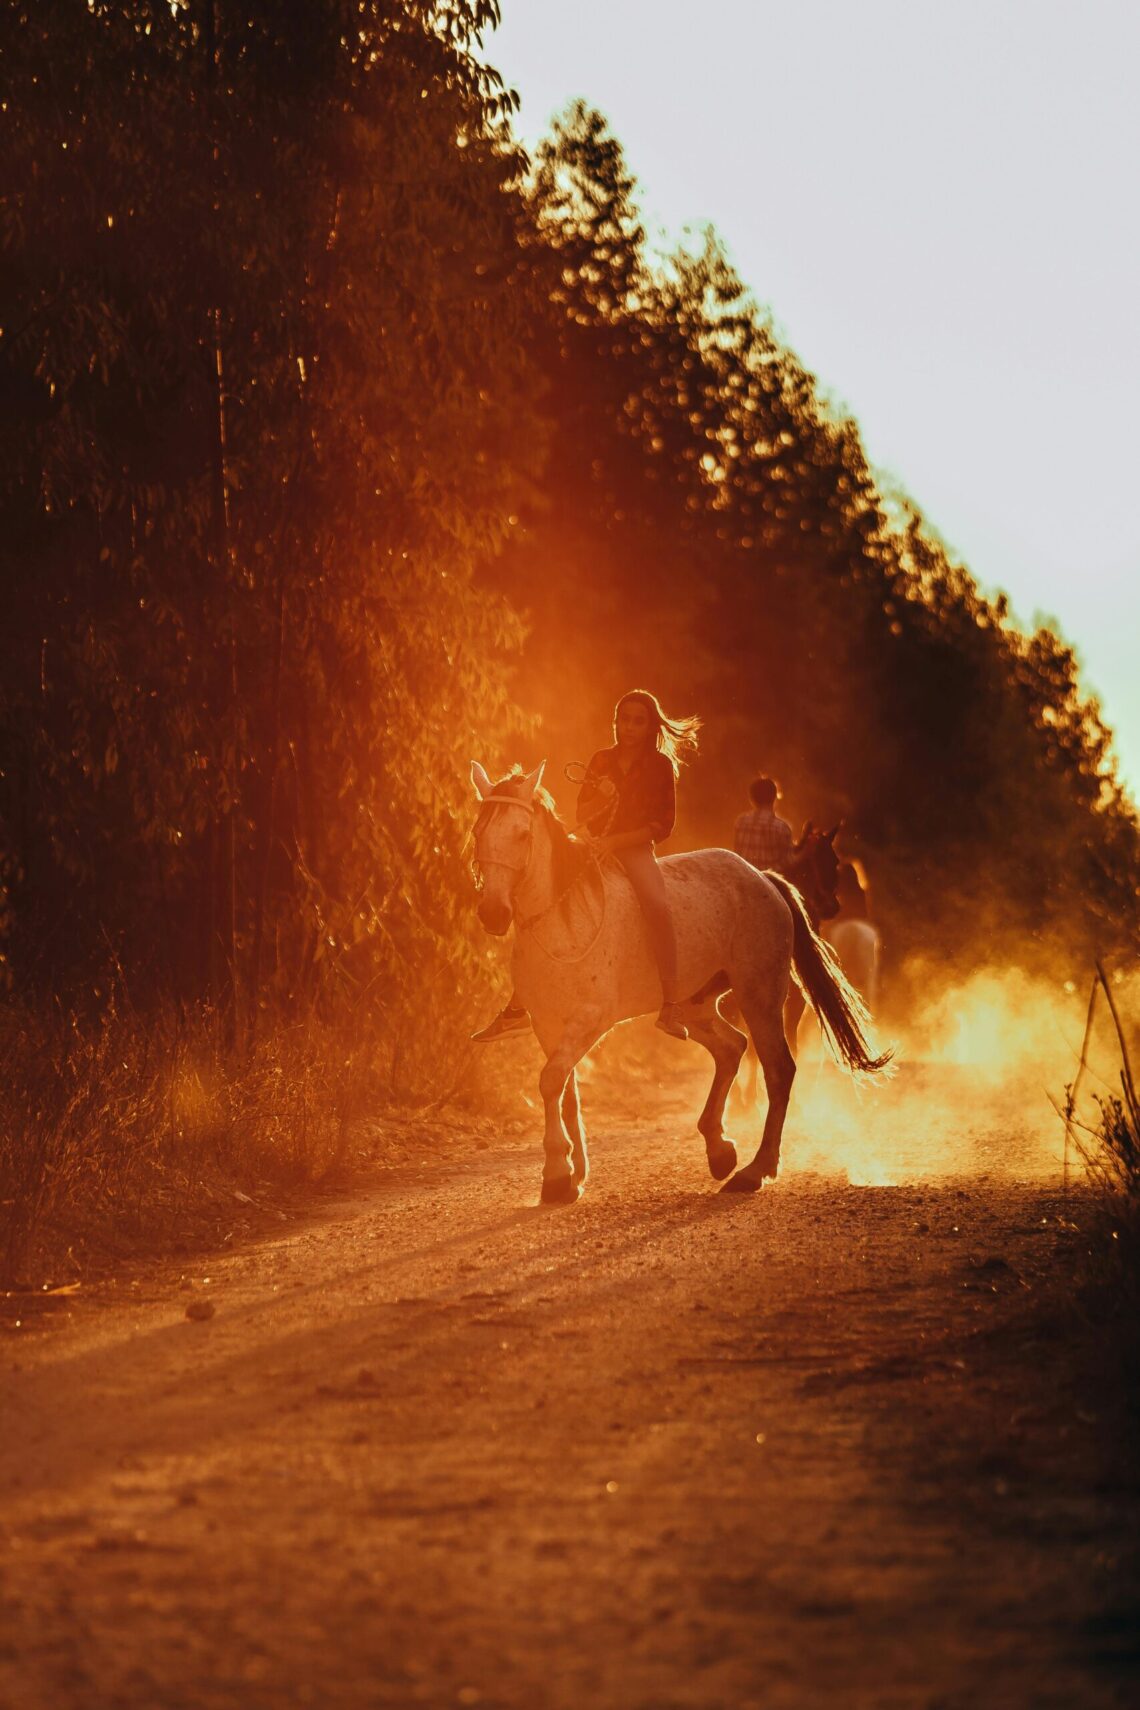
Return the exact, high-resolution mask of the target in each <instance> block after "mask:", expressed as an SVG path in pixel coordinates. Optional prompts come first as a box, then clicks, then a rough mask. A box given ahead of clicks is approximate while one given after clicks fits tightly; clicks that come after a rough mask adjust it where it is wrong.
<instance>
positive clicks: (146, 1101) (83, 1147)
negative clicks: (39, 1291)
mask: <svg viewBox="0 0 1140 1710" xmlns="http://www.w3.org/2000/svg"><path fill="white" fill-rule="evenodd" d="M404 1057H405V1065H404V1074H405V1076H406V1079H405V1081H404V1083H403V1085H404V1087H405V1089H406V1088H407V1087H409V1086H413V1085H414V1076H413V1074H412V1070H413V1068H414V1067H416V1066H414V1065H412V1064H411V1063H410V1062H409V1061H408V1058H407V1050H406V1047H405V1051H404ZM393 1067H394V1065H393V1050H392V1044H391V1041H390V1040H384V1039H383V1035H382V1034H380V1033H378V1032H377V1031H375V1030H374V1029H373V1028H371V1027H369V1026H364V1025H360V1026H355V1027H350V1028H347V1029H346V1028H344V1027H341V1028H339V1029H335V1030H334V1029H331V1028H329V1027H326V1026H324V1025H322V1024H321V1023H320V1022H319V1021H318V1020H317V1019H315V1018H312V1019H310V1020H308V1021H307V1022H305V1023H303V1024H300V1025H295V1026H290V1027H285V1026H280V1025H278V1026H276V1027H274V1028H268V1027H267V1028H266V1030H265V1031H264V1032H263V1034H262V1036H261V1037H260V1038H259V1039H258V1040H257V1042H256V1043H255V1044H254V1045H253V1046H252V1047H251V1048H247V1049H246V1050H245V1051H242V1052H234V1051H232V1050H227V1049H225V1048H224V1047H223V1044H222V1036H221V1031H220V1029H219V1027H218V1026H217V1025H216V1020H215V1018H214V1017H212V1016H211V1015H209V1014H208V1013H200V1014H198V1015H196V1016H194V1017H193V1018H191V1019H187V1018H186V1017H184V1016H179V1015H178V1014H176V1013H174V1012H173V1011H165V1012H163V1013H161V1014H158V1015H149V1016H147V1017H146V1018H145V1019H144V1018H142V1017H140V1016H138V1015H136V1014H134V1013H133V1012H132V1011H130V1009H129V1008H126V1007H124V1008H121V1009H118V1010H116V1009H112V1010H111V1012H110V1013H106V1014H104V1015H103V1016H101V1017H100V1018H98V1019H97V1020H84V1019H81V1018H80V1017H78V1016H76V1015H67V1014H64V1013H63V1012H61V1011H58V1010H57V1011H53V1012H49V1013H47V1014H44V1013H31V1012H28V1011H26V1010H18V1009H14V1008H8V1009H6V1010H4V1011H3V1012H0V1076H2V1078H3V1084H4V1086H5V1092H6V1096H5V1099H4V1103H3V1108H2V1109H0V1276H2V1277H3V1278H4V1280H5V1281H8V1282H13V1281H20V1280H27V1279H29V1278H32V1277H35V1278H37V1279H38V1278H42V1276H43V1275H45V1274H48V1275H51V1276H53V1277H56V1278H59V1277H63V1276H71V1275H76V1274H79V1273H80V1272H83V1271H85V1270H86V1269H87V1268H88V1266H89V1265H91V1264H92V1263H97V1262H98V1261H99V1260H101V1259H104V1258H109V1257H113V1256H114V1255H115V1254H116V1253H121V1252H124V1251H129V1250H138V1249H146V1250H148V1251H160V1250H162V1249H163V1248H164V1247H165V1248H167V1249H169V1248H172V1247H177V1245H178V1244H180V1243H181V1244H183V1245H184V1244H185V1243H186V1241H187V1240H188V1239H189V1240H190V1241H191V1242H192V1241H193V1240H194V1239H195V1237H196V1235H197V1234H198V1233H200V1231H201V1226H202V1225H203V1223H204V1222H207V1223H208V1222H209V1221H210V1214H211V1211H213V1212H214V1213H216V1212H217V1211H218V1208H219V1207H220V1206H222V1205H223V1204H224V1205H225V1206H227V1207H228V1208H229V1211H230V1214H231V1215H232V1208H233V1205H234V1201H235V1196H239V1195H241V1194H242V1193H245V1194H248V1195H250V1196H251V1197H253V1198H256V1196H258V1195H260V1194H261V1193H263V1192H264V1191H265V1189H266V1188H267V1187H279V1188H291V1189H303V1188H306V1187H309V1186H312V1185H313V1184H316V1183H319V1182H322V1181H326V1180H328V1179H329V1178H330V1177H331V1176H333V1175H335V1174H336V1173H337V1172H339V1171H341V1170H343V1169H344V1167H345V1166H347V1165H351V1164H353V1163H356V1162H358V1161H360V1160H361V1159H362V1158H363V1157H365V1156H370V1155H374V1152H375V1130H374V1127H373V1125H372V1124H371V1122H370V1118H371V1116H372V1115H373V1114H374V1113H375V1112H376V1111H377V1110H378V1109H379V1108H380V1107H382V1106H384V1105H387V1104H390V1103H391V1102H392V1099H393V1096H394V1092H395V1090H396V1089H394V1087H393V1082H392V1074H393ZM418 1069H419V1071H420V1072H421V1074H422V1073H424V1072H426V1064H424V1063H420V1064H419V1065H418ZM214 1221H215V1222H216V1221H217V1218H216V1216H215V1217H214Z"/></svg>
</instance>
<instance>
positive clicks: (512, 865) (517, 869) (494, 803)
mask: <svg viewBox="0 0 1140 1710" xmlns="http://www.w3.org/2000/svg"><path fill="white" fill-rule="evenodd" d="M489 808H519V809H521V811H522V812H523V813H525V814H527V815H528V816H529V818H530V824H529V825H528V827H527V839H526V854H525V856H524V858H523V860H522V862H521V863H516V862H513V861H488V862H486V863H484V862H483V860H482V859H481V857H480V854H479V823H478V821H477V822H476V825H475V830H474V832H473V833H472V837H473V841H474V844H475V854H474V856H473V857H472V862H471V864H472V866H473V867H474V869H475V885H476V889H477V890H482V888H483V867H484V864H486V865H487V866H488V867H505V868H506V870H507V872H508V873H525V872H526V870H527V868H528V867H529V866H530V858H531V854H532V853H533V850H534V803H533V802H520V801H519V800H518V799H517V797H515V796H486V797H484V800H483V806H482V809H481V810H480V813H479V820H482V818H483V815H484V814H485V813H486V812H487V811H488V809H489Z"/></svg>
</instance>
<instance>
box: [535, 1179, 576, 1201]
mask: <svg viewBox="0 0 1140 1710" xmlns="http://www.w3.org/2000/svg"><path fill="white" fill-rule="evenodd" d="M581 1192H582V1190H581V1188H580V1187H579V1186H578V1183H577V1182H576V1181H575V1180H574V1177H573V1176H552V1177H551V1179H550V1180H549V1181H544V1182H543V1184H542V1192H541V1194H540V1195H539V1203H540V1204H542V1205H573V1204H574V1201H575V1200H576V1199H578V1197H579V1196H580V1194H581Z"/></svg>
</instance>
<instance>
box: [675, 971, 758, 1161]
mask: <svg viewBox="0 0 1140 1710" xmlns="http://www.w3.org/2000/svg"><path fill="white" fill-rule="evenodd" d="M685 1026H686V1027H687V1028H688V1029H689V1037H690V1038H691V1039H695V1040H696V1041H697V1042H698V1044H701V1045H703V1046H704V1048H705V1050H706V1051H708V1052H709V1053H710V1055H711V1056H712V1059H713V1062H714V1064H715V1065H716V1067H715V1070H714V1073H713V1082H712V1086H711V1087H710V1088H709V1096H708V1098H707V1099H706V1100H705V1108H704V1109H703V1110H702V1111H701V1114H700V1116H699V1117H698V1119H697V1127H698V1128H699V1129H700V1132H701V1134H702V1136H703V1137H704V1142H705V1152H706V1154H707V1156H708V1161H709V1171H710V1173H711V1175H712V1177H713V1179H714V1180H715V1181H718V1182H722V1181H723V1180H724V1178H725V1177H726V1176H729V1175H731V1174H732V1172H733V1170H734V1169H735V1168H736V1147H735V1146H734V1145H733V1144H732V1141H731V1140H727V1139H726V1138H725V1134H724V1104H725V1100H726V1098H727V1097H728V1090H729V1088H730V1087H731V1086H732V1083H733V1081H734V1079H735V1078H736V1071H737V1069H738V1068H739V1067H740V1059H741V1057H742V1056H743V1055H744V1048H745V1045H746V1044H747V1041H746V1039H745V1037H744V1035H743V1033H741V1032H739V1031H738V1030H737V1029H736V1028H735V1027H733V1026H732V1025H731V1024H730V1023H729V1022H727V1021H726V1020H725V1019H724V1017H723V1016H722V1015H721V1014H720V1013H719V1011H718V1010H717V1007H716V1000H715V999H710V1000H709V1001H708V1002H707V1003H703V1004H701V1006H700V1007H699V1008H698V1009H695V1010H693V1009H690V1008H689V1007H688V1006H686V1009H685Z"/></svg>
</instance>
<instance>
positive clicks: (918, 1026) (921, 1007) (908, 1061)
mask: <svg viewBox="0 0 1140 1710" xmlns="http://www.w3.org/2000/svg"><path fill="white" fill-rule="evenodd" d="M902 983H903V984H904V985H905V989H906V990H907V991H908V992H909V993H911V994H914V999H913V1001H912V1003H911V1006H910V1008H909V1010H908V1012H907V1013H906V1014H904V1015H897V1016H895V1017H894V1018H893V1019H892V1020H890V1021H886V1022H883V1023H880V1024H878V1025H877V1027H876V1032H877V1033H878V1034H879V1035H880V1036H881V1037H883V1038H887V1039H890V1040H891V1041H893V1043H894V1044H895V1047H896V1059H897V1068H896V1072H895V1074H894V1076H893V1077H892V1078H891V1079H890V1080H886V1081H882V1082H880V1083H879V1084H877V1085H866V1086H858V1085H855V1084H854V1083H852V1082H851V1080H850V1079H849V1078H848V1077H847V1076H845V1075H844V1074H843V1073H842V1072H841V1071H839V1070H838V1069H837V1068H836V1067H835V1066H834V1064H833V1063H832V1062H831V1061H830V1059H829V1058H826V1057H825V1056H824V1054H823V1053H822V1050H821V1047H820V1044H819V1041H818V1039H817V1038H815V1039H813V1038H810V1034H809V1030H810V1027H811V1022H810V1018H809V1019H808V1021H807V1022H806V1023H805V1028H804V1031H803V1032H801V1036H800V1038H801V1044H800V1054H799V1057H800V1071H799V1076H798V1078H797V1083H796V1096H795V1100H794V1103H793V1108H792V1110H791V1112H790V1113H789V1118H788V1125H787V1130H786V1142H785V1157H786V1159H787V1165H788V1169H789V1171H794V1170H796V1169H800V1170H803V1169H807V1170H816V1171H823V1172H826V1173H829V1174H836V1173H838V1174H841V1175H844V1176H845V1177H846V1179H847V1180H848V1181H850V1182H851V1183H852V1184H857V1185H868V1186H872V1185H874V1186H885V1185H888V1184H894V1183H898V1184H901V1183H904V1182H914V1181H931V1180H945V1179H947V1178H949V1177H963V1176H970V1177H974V1178H976V1179H979V1178H986V1177H990V1178H993V1177H999V1178H1005V1179H1016V1180H1022V1181H1029V1180H1032V1181H1048V1180H1053V1181H1058V1182H1060V1181H1062V1180H1063V1179H1064V1176H1065V1172H1066V1169H1067V1170H1068V1171H1069V1172H1070V1173H1073V1172H1074V1171H1076V1170H1078V1169H1079V1160H1078V1159H1077V1158H1075V1156H1074V1155H1073V1150H1072V1148H1071V1147H1066V1141H1065V1129H1064V1124H1063V1122H1062V1121H1061V1118H1060V1117H1059V1116H1058V1114H1057V1111H1056V1109H1055V1108H1054V1104H1053V1103H1052V1102H1051V1101H1052V1100H1056V1101H1058V1102H1063V1100H1064V1090H1065V1087H1066V1085H1067V1084H1068V1083H1069V1082H1071V1081H1072V1080H1073V1078H1074V1076H1075V1074H1076V1071H1077V1066H1078V1063H1079V1060H1080V1052H1081V1040H1082V1034H1083V1028H1084V1002H1085V999H1084V996H1082V994H1080V993H1078V992H1077V991H1076V990H1075V988H1074V987H1073V986H1072V985H1071V983H1070V984H1069V985H1068V986H1066V985H1065V984H1063V983H1059V982H1058V983H1053V982H1049V981H1045V980H1042V979H1040V978H1034V977H1031V976H1030V975H1028V974H1026V973H1025V972H1024V971H1022V970H1021V969H1018V968H1006V969H999V968H994V967H987V968H982V969H979V970H977V971H976V972H974V973H972V974H968V975H965V976H963V977H961V978H960V979H957V980H955V981H953V982H951V983H949V984H947V983H945V982H944V981H939V980H938V978H937V977H936V974H935V970H934V969H933V968H932V967H930V966H929V965H923V964H921V963H912V964H911V965H909V966H908V968H907V969H906V971H905V982H902ZM926 992H929V994H930V995H929V997H925V996H924V995H923V994H924V993H926Z"/></svg>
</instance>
